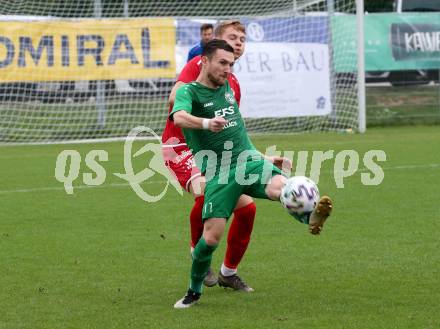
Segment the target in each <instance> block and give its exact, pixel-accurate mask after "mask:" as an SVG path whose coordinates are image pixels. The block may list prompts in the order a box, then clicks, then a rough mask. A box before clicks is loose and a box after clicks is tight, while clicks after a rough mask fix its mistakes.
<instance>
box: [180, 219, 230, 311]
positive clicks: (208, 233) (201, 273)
mask: <svg viewBox="0 0 440 329" xmlns="http://www.w3.org/2000/svg"><path fill="white" fill-rule="evenodd" d="M225 226H226V218H209V219H207V220H206V221H205V224H204V230H203V236H202V238H200V240H199V242H198V243H197V245H196V247H195V248H194V252H193V260H192V265H191V282H190V286H189V289H188V292H187V293H186V295H185V296H184V297H183V298H182V299H180V300H178V301H177V302H176V303H175V304H174V308H188V307H190V306H192V305H194V304H196V303H197V302H198V300H199V299H200V296H201V294H202V284H203V280H204V278H205V276H206V273H207V272H208V270H209V268H210V266H211V261H212V254H213V253H214V251H215V249H217V246H218V244H219V242H220V239H221V237H222V235H223V232H224V230H225Z"/></svg>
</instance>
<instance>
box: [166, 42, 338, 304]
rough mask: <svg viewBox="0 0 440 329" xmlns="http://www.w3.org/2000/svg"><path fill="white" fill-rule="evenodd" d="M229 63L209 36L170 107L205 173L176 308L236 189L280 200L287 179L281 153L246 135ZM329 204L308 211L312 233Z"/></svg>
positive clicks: (199, 273) (193, 286) (192, 292)
mask: <svg viewBox="0 0 440 329" xmlns="http://www.w3.org/2000/svg"><path fill="white" fill-rule="evenodd" d="M233 64H234V55H233V49H232V47H231V46H230V45H228V43H227V42H225V41H224V40H217V39H214V40H212V41H210V42H208V43H207V44H206V45H205V48H204V50H203V53H202V70H201V72H200V75H199V77H198V78H197V80H196V81H193V82H190V83H188V84H186V85H183V86H182V87H181V88H180V89H179V90H178V91H177V94H176V100H175V103H174V107H173V110H172V112H171V113H170V118H171V119H173V120H174V123H175V124H176V125H177V126H179V127H181V128H183V133H184V135H185V139H186V141H187V144H188V145H189V146H190V148H191V149H192V152H193V154H194V155H195V160H196V163H197V166H198V167H199V168H200V169H201V171H202V172H203V173H205V177H206V179H207V183H206V187H205V202H204V206H203V221H204V230H203V236H202V238H201V239H200V240H199V242H198V243H197V245H196V247H195V249H194V253H193V261H192V267H191V282H190V286H189V290H188V292H187V294H186V295H185V296H184V297H183V298H182V299H180V300H179V301H177V302H176V303H175V305H174V307H175V308H187V307H190V306H192V305H194V304H195V303H196V302H197V301H198V300H199V298H200V296H201V292H202V283H203V279H204V278H205V275H206V273H207V272H208V269H209V267H210V265H211V260H212V254H213V252H214V250H215V249H216V248H217V245H218V243H219V241H220V238H221V236H222V235H223V232H224V230H225V226H226V221H227V219H228V218H229V217H230V215H231V214H232V212H233V210H234V207H235V205H236V203H237V200H238V198H239V197H240V195H242V194H246V195H249V196H251V197H255V198H261V199H269V200H275V201H279V198H280V193H281V189H282V187H283V185H284V183H285V181H286V179H287V178H286V177H285V176H284V175H283V174H282V172H281V170H280V169H279V168H278V167H277V166H275V163H278V164H279V163H280V160H281V161H282V160H283V159H282V158H280V157H272V158H266V157H264V156H263V155H262V154H261V153H260V152H258V151H257V150H256V148H255V147H254V145H253V144H252V142H251V141H250V139H249V137H248V135H247V132H246V128H245V125H244V122H243V119H242V117H241V115H240V112H239V109H238V105H237V102H236V101H235V98H234V97H233V94H232V91H231V88H230V86H229V83H228V81H227V77H228V74H230V72H231V67H232V65H233ZM286 161H288V160H286ZM331 208H332V203H331V200H330V198H328V197H323V198H321V200H320V201H319V203H318V205H317V206H316V208H315V210H314V211H313V212H312V214H311V215H310V220H309V229H310V232H311V233H312V234H319V232H320V231H321V229H322V226H323V224H324V221H325V220H326V219H327V217H328V216H329V215H330V212H331Z"/></svg>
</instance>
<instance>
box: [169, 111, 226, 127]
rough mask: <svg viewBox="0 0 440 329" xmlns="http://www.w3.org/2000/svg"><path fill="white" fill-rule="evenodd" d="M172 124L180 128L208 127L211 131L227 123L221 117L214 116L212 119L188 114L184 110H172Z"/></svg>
mask: <svg viewBox="0 0 440 329" xmlns="http://www.w3.org/2000/svg"><path fill="white" fill-rule="evenodd" d="M173 118H174V124H175V125H176V126H177V127H180V128H186V129H208V130H210V131H212V132H215V133H217V132H219V131H221V130H222V129H223V127H224V126H225V124H227V123H228V121H227V120H225V118H223V117H215V118H212V119H205V118H199V117H196V116H194V115H192V114H189V113H188V112H187V111H185V110H180V111H177V112H174V115H173Z"/></svg>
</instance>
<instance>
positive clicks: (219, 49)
mask: <svg viewBox="0 0 440 329" xmlns="http://www.w3.org/2000/svg"><path fill="white" fill-rule="evenodd" d="M202 65H203V67H202V74H203V75H205V78H207V79H208V80H209V81H210V82H211V83H212V84H213V85H214V86H216V87H218V86H223V85H224V84H225V81H226V79H227V78H228V75H229V74H230V73H231V67H232V65H234V49H233V48H232V47H231V46H230V45H229V44H228V43H227V42H226V41H225V40H220V39H213V40H211V41H208V43H207V44H206V45H205V47H204V48H203V52H202Z"/></svg>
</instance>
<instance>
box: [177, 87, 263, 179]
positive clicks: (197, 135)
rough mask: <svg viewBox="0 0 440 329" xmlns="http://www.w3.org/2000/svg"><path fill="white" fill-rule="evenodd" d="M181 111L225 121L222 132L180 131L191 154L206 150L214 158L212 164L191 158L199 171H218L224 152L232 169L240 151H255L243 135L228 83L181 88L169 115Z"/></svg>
mask: <svg viewBox="0 0 440 329" xmlns="http://www.w3.org/2000/svg"><path fill="white" fill-rule="evenodd" d="M181 110H183V111H186V112H188V113H190V114H192V115H194V116H196V117H200V118H208V119H211V118H214V117H216V116H221V117H224V118H225V119H226V120H228V123H227V124H226V125H225V126H224V128H223V130H222V131H220V132H218V133H214V132H211V131H210V130H201V129H183V134H184V135H185V139H186V143H187V145H188V146H189V147H190V148H191V149H192V152H193V154H194V155H196V154H197V152H200V151H208V150H209V151H213V152H214V153H215V154H216V155H217V161H215V163H214V162H213V161H209V160H208V163H206V161H203V163H201V159H200V157H198V156H196V157H195V159H196V161H197V166H198V167H199V168H200V169H201V171H202V172H205V171H206V170H207V169H213V168H212V167H211V166H215V167H216V169H218V168H219V167H220V161H221V160H222V155H223V153H222V152H224V151H229V152H231V155H230V160H231V166H235V164H236V162H237V157H238V156H239V154H240V153H241V152H243V151H246V150H248V151H255V152H257V151H256V150H255V147H254V146H253V144H252V142H251V141H250V139H249V137H248V135H247V132H246V127H245V125H244V122H243V118H242V117H241V114H240V111H239V109H238V105H237V102H236V100H235V98H234V94H233V92H232V90H231V87H230V85H229V83H228V81H226V82H225V84H224V85H223V86H221V87H218V88H216V89H212V88H209V87H206V86H204V85H202V84H200V83H198V82H190V83H188V84H185V85H183V86H182V87H180V88H179V89H178V90H177V93H176V99H175V101H174V107H173V110H172V111H171V113H170V116H172V115H173V114H174V113H176V112H177V111H181ZM231 142H232V144H231ZM223 158H225V157H223ZM223 161H225V159H223ZM228 162H229V161H228Z"/></svg>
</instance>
